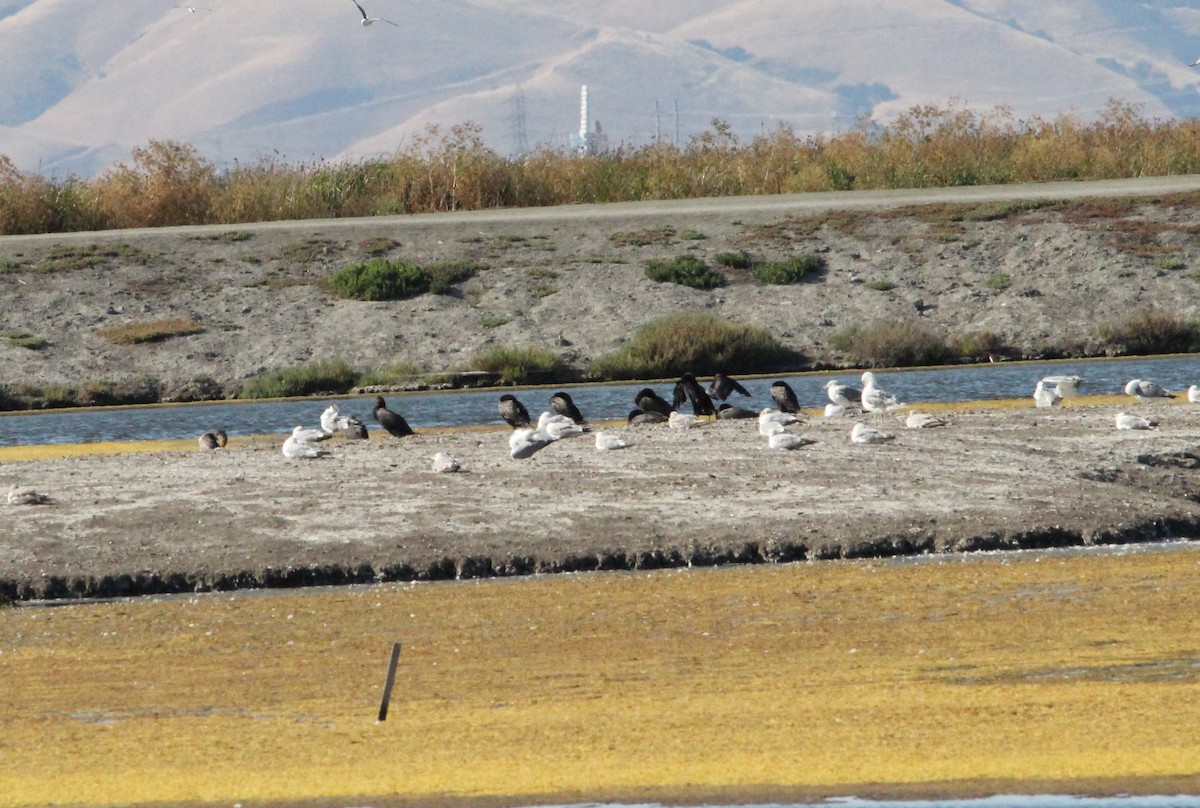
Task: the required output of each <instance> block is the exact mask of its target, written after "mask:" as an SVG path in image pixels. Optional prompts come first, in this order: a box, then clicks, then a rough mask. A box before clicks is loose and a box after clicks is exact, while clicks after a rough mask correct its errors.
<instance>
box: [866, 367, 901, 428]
mask: <svg viewBox="0 0 1200 808" xmlns="http://www.w3.org/2000/svg"><path fill="white" fill-rule="evenodd" d="M862 384H863V386H862V406H863V409H864V410H866V411H867V412H870V413H874V414H875V415H876V416H877V417H881V416H883V415H884V414H885V413H889V412H891V411H892V410H898V409H900V408H901V407H904V406H905V405H904V404H901V403H900V399H898V398H896V397H895V396H894V395H892V394H891V393H889V392H888V391H887V390H883V389H881V388H879V387H876V386H875V374H874V373H872V372H871V371H869V370H868V371H865V372H864V373H863V375H862Z"/></svg>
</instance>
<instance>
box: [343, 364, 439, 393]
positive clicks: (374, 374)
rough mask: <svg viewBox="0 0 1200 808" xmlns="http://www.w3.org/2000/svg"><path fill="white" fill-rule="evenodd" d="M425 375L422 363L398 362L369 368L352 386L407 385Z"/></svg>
mask: <svg viewBox="0 0 1200 808" xmlns="http://www.w3.org/2000/svg"><path fill="white" fill-rule="evenodd" d="M425 375H426V374H425V369H424V368H422V367H421V366H420V365H415V364H413V363H412V362H398V363H396V364H394V365H388V366H387V367H384V368H376V369H374V370H368V371H366V372H364V373H362V374H360V375H359V377H358V379H357V381H356V382H355V384H354V385H351V386H354V387H367V386H370V385H378V386H380V387H391V386H398V385H405V384H409V383H410V382H415V381H418V380H419V379H421V378H423V377H424V376H425Z"/></svg>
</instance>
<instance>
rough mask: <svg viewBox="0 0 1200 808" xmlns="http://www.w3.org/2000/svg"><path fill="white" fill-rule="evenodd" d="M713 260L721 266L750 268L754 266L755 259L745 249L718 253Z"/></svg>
mask: <svg viewBox="0 0 1200 808" xmlns="http://www.w3.org/2000/svg"><path fill="white" fill-rule="evenodd" d="M713 260H714V261H716V262H717V263H718V264H720V265H721V266H723V267H729V268H730V269H749V268H750V267H752V266H754V259H753V258H751V257H750V253H748V252H746V251H745V250H738V251H737V252H723V253H717V254H716V255H714V256H713Z"/></svg>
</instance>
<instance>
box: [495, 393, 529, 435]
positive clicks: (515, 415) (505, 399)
mask: <svg viewBox="0 0 1200 808" xmlns="http://www.w3.org/2000/svg"><path fill="white" fill-rule="evenodd" d="M499 408H500V417H501V418H503V419H504V423H506V424H508V425H509V426H511V427H512V428H513V429H527V428H529V426H530V425H531V423H532V422H531V421H530V420H529V410H527V409H525V405H524V404H522V403H521V402H520V401H518V400H517V397H516V396H514V395H512V394H511V393H505V394H504V395H502V396H500V404H499Z"/></svg>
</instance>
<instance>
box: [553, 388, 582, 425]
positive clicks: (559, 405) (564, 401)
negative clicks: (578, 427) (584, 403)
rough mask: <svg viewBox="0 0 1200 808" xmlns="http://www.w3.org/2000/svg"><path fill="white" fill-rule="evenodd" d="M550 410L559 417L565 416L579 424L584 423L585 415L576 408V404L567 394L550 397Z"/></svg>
mask: <svg viewBox="0 0 1200 808" xmlns="http://www.w3.org/2000/svg"><path fill="white" fill-rule="evenodd" d="M550 409H552V410H553V411H554V412H556V413H558V414H559V415H565V416H567V417H568V418H570V419H571V420H572V421H574V422H575V423H577V424H582V423H583V413H581V412H580V411H579V408H578V407H576V406H575V402H574V401H572V400H571V397H570V396H569V395H567V394H566V393H561V392H560V393H555V394H554V395H552V396H550Z"/></svg>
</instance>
